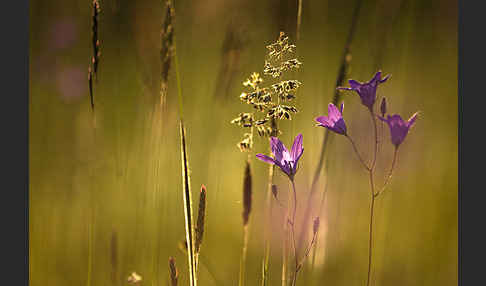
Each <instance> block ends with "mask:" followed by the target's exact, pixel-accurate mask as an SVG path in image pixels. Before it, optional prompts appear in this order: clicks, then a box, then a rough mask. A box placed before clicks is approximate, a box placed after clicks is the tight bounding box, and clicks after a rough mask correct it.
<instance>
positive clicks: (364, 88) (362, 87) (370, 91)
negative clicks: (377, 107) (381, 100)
mask: <svg viewBox="0 0 486 286" xmlns="http://www.w3.org/2000/svg"><path fill="white" fill-rule="evenodd" d="M389 77H390V75H387V76H386V77H384V78H381V71H378V72H377V73H376V74H375V76H374V77H373V78H372V79H371V80H370V81H368V82H365V83H360V82H357V81H355V80H354V79H350V80H349V81H348V82H349V85H350V86H351V87H338V89H343V90H352V91H356V92H357V93H358V95H359V97H360V98H361V103H363V105H364V106H366V107H368V108H369V109H370V110H373V105H374V104H375V101H376V88H377V87H378V84H380V83H384V82H385V81H387V79H388V78H389Z"/></svg>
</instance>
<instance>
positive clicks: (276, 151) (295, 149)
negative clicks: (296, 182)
mask: <svg viewBox="0 0 486 286" xmlns="http://www.w3.org/2000/svg"><path fill="white" fill-rule="evenodd" d="M302 140H303V139H302V134H299V135H297V137H295V139H294V144H293V145H292V149H291V150H290V151H289V150H288V149H287V147H285V145H284V144H283V143H282V141H280V140H279V139H278V138H277V137H271V138H270V147H271V149H272V153H273V156H274V157H275V158H272V157H269V156H267V155H263V154H257V155H256V157H257V158H258V159H260V160H262V161H263V162H267V163H269V164H272V165H277V166H278V167H279V168H280V169H281V170H282V171H283V172H284V173H285V174H287V176H289V178H290V179H291V180H293V178H294V175H295V173H296V172H297V163H298V162H299V159H300V157H301V156H302V154H303V153H304V147H303V145H302Z"/></svg>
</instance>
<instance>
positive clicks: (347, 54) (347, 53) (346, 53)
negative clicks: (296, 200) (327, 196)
mask: <svg viewBox="0 0 486 286" xmlns="http://www.w3.org/2000/svg"><path fill="white" fill-rule="evenodd" d="M356 2H357V3H356V6H355V7H354V11H353V17H352V20H351V25H350V27H349V31H348V36H347V39H346V43H345V44H344V49H343V55H342V58H341V65H340V66H339V71H338V76H337V78H336V85H335V87H336V88H337V87H339V86H342V85H343V83H344V80H345V78H346V76H347V74H348V70H349V64H350V62H351V43H352V42H353V39H354V35H355V32H356V27H357V24H358V18H359V14H360V11H361V6H362V3H363V0H357V1H356ZM340 99H341V93H340V92H339V91H338V90H337V89H334V96H333V98H332V103H333V104H334V105H337V104H338V102H339V100H340ZM330 135H331V133H330V132H329V129H326V131H325V133H324V139H323V141H322V145H321V154H320V155H319V162H318V163H317V167H316V170H315V172H314V175H313V177H312V184H311V188H310V192H309V197H308V198H307V206H306V208H305V213H304V220H303V221H302V228H301V230H300V233H299V236H298V241H297V249H300V248H301V247H302V244H303V243H304V239H305V238H306V234H307V232H306V230H307V226H308V224H309V222H310V216H311V211H312V207H311V205H312V200H313V197H314V193H315V192H316V190H317V182H318V181H319V177H320V176H321V173H322V172H321V171H322V167H323V165H324V158H325V157H326V150H327V146H328V144H329V136H330Z"/></svg>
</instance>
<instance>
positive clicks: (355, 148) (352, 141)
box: [345, 134, 371, 171]
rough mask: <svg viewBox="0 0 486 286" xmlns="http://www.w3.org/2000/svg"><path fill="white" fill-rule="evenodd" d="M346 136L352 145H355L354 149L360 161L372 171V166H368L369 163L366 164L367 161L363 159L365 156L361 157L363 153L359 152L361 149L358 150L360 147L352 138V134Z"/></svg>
mask: <svg viewBox="0 0 486 286" xmlns="http://www.w3.org/2000/svg"><path fill="white" fill-rule="evenodd" d="M345 136H346V138H348V139H349V142H351V145H352V146H353V149H354V152H355V153H356V155H357V156H358V159H359V161H360V162H361V164H362V165H363V167H364V168H365V169H366V170H368V171H370V170H371V168H370V167H368V164H366V162H365V161H364V160H363V158H362V157H361V155H360V154H359V151H358V148H357V147H356V143H354V140H353V139H352V138H351V136H349V135H348V134H346V135H345Z"/></svg>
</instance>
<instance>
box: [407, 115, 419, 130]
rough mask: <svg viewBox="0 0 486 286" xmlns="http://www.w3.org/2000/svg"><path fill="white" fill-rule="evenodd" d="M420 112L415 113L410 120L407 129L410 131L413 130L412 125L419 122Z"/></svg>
mask: <svg viewBox="0 0 486 286" xmlns="http://www.w3.org/2000/svg"><path fill="white" fill-rule="evenodd" d="M417 116H418V112H415V113H414V114H413V115H412V116H411V117H410V119H408V122H407V127H408V128H409V129H410V128H412V125H413V124H414V123H415V120H417Z"/></svg>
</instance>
